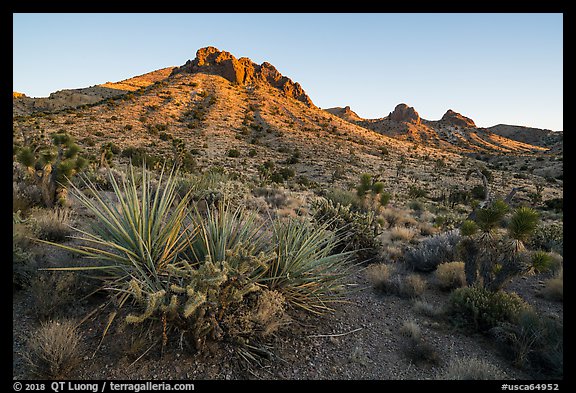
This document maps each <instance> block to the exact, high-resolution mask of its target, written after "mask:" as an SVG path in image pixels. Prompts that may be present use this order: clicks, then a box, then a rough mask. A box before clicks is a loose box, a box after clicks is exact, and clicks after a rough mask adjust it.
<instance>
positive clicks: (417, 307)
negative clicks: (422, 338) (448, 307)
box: [412, 299, 444, 318]
mask: <svg viewBox="0 0 576 393" xmlns="http://www.w3.org/2000/svg"><path fill="white" fill-rule="evenodd" d="M412 309H413V310H414V312H416V313H418V314H422V315H425V316H427V317H430V318H438V317H440V316H441V315H442V314H443V313H444V310H443V309H442V308H438V307H436V306H434V305H433V304H431V303H428V302H426V301H423V300H418V299H417V300H415V301H414V305H413V307H412Z"/></svg>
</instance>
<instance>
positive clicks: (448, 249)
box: [404, 230, 460, 272]
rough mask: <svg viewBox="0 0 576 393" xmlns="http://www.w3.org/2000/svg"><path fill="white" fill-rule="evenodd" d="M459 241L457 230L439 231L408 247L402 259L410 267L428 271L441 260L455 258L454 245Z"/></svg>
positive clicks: (445, 260) (448, 260) (449, 260)
mask: <svg viewBox="0 0 576 393" xmlns="http://www.w3.org/2000/svg"><path fill="white" fill-rule="evenodd" d="M459 241H460V235H459V234H458V231H457V230H452V231H448V232H444V233H440V234H437V235H434V236H432V237H428V238H426V239H424V240H422V241H421V242H420V243H419V244H418V245H417V246H415V247H409V248H408V249H407V250H406V252H405V254H404V259H405V261H406V264H407V265H408V266H409V267H410V268H411V269H413V270H416V271H422V272H429V271H432V270H434V269H436V267H437V266H438V265H439V264H441V263H443V262H451V261H453V260H454V259H456V245H457V244H458V242H459Z"/></svg>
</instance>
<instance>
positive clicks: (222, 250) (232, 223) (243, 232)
mask: <svg viewBox="0 0 576 393" xmlns="http://www.w3.org/2000/svg"><path fill="white" fill-rule="evenodd" d="M188 218H189V219H190V220H191V222H192V223H193V225H194V226H196V227H197V228H198V234H197V236H195V238H194V239H193V240H192V241H190V243H189V247H188V249H187V252H188V253H189V254H191V255H190V256H191V259H192V260H194V261H196V262H202V261H204V260H206V259H207V258H209V259H210V260H211V261H214V262H221V261H225V260H226V254H227V252H228V250H232V249H237V248H238V247H239V245H245V246H246V247H250V251H251V252H252V253H253V255H257V254H259V253H261V252H264V251H265V249H266V247H267V243H268V241H267V239H266V238H265V235H264V234H265V232H264V228H263V224H261V223H259V222H258V216H257V215H256V214H255V213H251V212H248V211H247V210H245V208H244V207H242V206H240V207H237V208H235V209H234V208H232V206H231V205H230V204H228V203H227V202H226V201H220V202H218V205H217V207H212V208H209V209H208V210H207V211H206V213H205V214H202V213H200V212H199V211H198V210H197V209H195V210H194V211H193V212H192V213H190V214H189V215H188Z"/></svg>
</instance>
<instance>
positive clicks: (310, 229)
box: [262, 219, 353, 314]
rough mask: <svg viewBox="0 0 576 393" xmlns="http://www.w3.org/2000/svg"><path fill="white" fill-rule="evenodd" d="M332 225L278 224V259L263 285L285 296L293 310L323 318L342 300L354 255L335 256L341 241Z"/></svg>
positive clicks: (275, 239) (278, 222) (297, 221)
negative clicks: (322, 314) (331, 229)
mask: <svg viewBox="0 0 576 393" xmlns="http://www.w3.org/2000/svg"><path fill="white" fill-rule="evenodd" d="M328 228H329V223H324V224H322V225H317V226H315V225H313V224H310V223H307V222H305V221H303V220H299V219H289V220H287V221H276V222H275V223H274V226H273V231H274V234H273V244H274V245H275V247H274V251H275V253H276V256H275V258H274V259H273V260H272V262H271V264H270V268H269V269H268V271H267V273H266V275H267V277H266V278H265V279H263V280H262V281H263V282H264V283H265V284H266V285H267V286H268V287H269V288H270V289H273V290H278V291H279V292H281V293H282V295H284V298H285V299H286V301H287V302H288V303H289V304H291V305H292V306H295V307H299V308H301V309H304V310H307V311H310V312H313V313H316V314H321V313H324V312H327V311H330V310H332V308H331V305H332V304H334V303H336V302H339V301H341V300H342V299H343V295H344V289H345V278H346V276H347V274H348V270H349V268H350V266H351V260H352V259H353V252H343V253H335V250H336V249H337V248H338V246H339V244H340V242H341V239H339V238H338V237H337V236H336V235H335V234H334V233H333V232H331V231H329V230H328Z"/></svg>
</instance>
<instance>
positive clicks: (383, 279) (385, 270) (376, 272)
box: [365, 263, 394, 291]
mask: <svg viewBox="0 0 576 393" xmlns="http://www.w3.org/2000/svg"><path fill="white" fill-rule="evenodd" d="M393 271H394V269H393V268H392V267H391V265H387V264H384V263H371V264H370V265H368V267H367V268H366V273H365V274H366V278H367V279H368V282H369V283H370V284H371V285H372V286H373V287H374V288H379V289H382V290H384V291H386V288H385V287H386V285H387V283H388V280H389V279H390V276H391V275H392V273H393Z"/></svg>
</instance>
